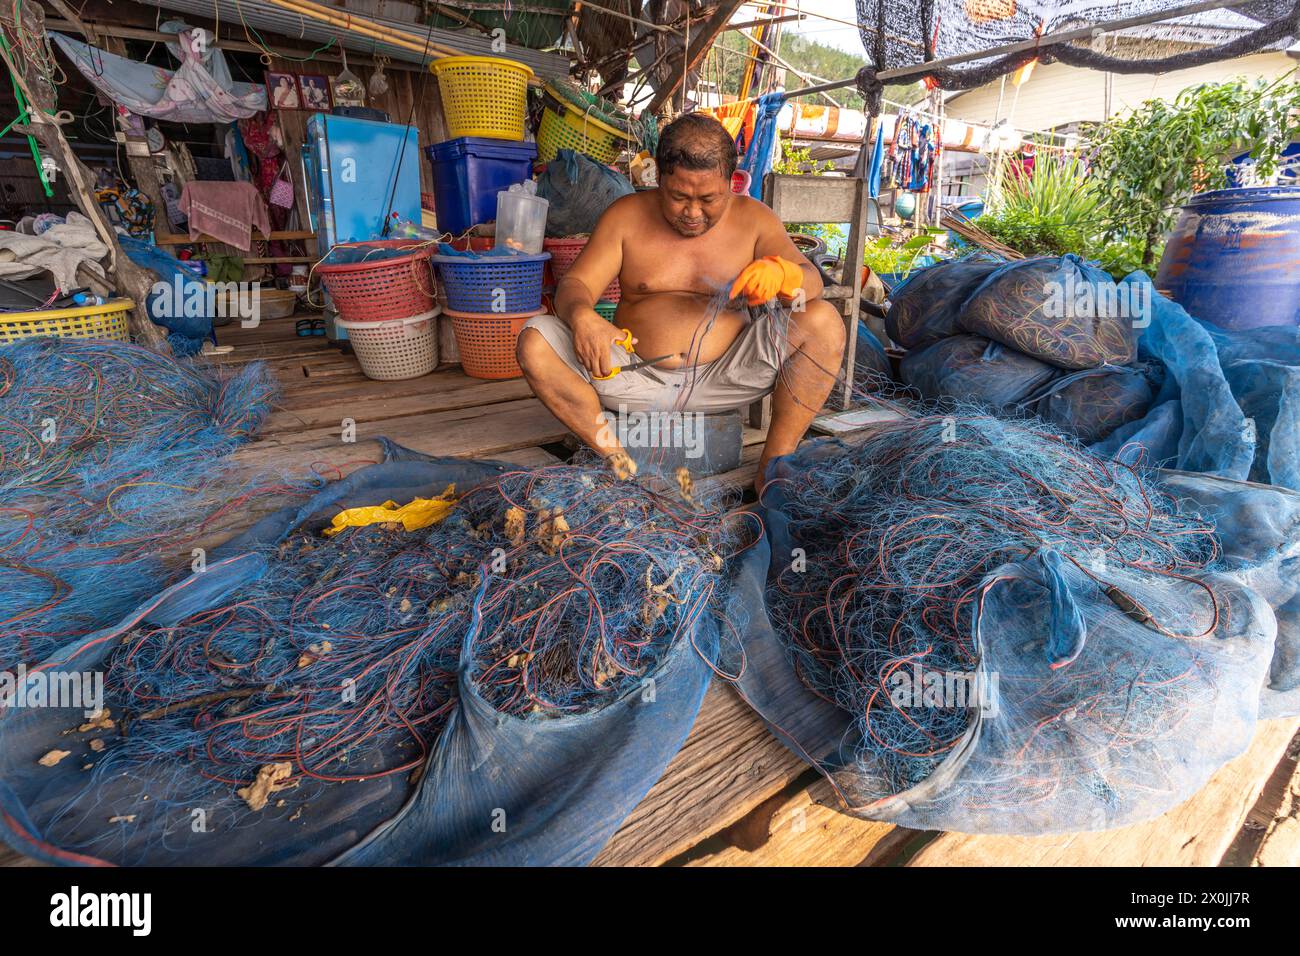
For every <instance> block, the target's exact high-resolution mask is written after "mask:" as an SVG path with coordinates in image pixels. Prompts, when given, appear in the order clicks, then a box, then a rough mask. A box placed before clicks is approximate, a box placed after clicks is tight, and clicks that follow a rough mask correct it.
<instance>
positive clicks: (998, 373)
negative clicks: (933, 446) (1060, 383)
mask: <svg viewBox="0 0 1300 956" xmlns="http://www.w3.org/2000/svg"><path fill="white" fill-rule="evenodd" d="M1060 374H1061V373H1060V370H1058V369H1056V368H1054V367H1053V366H1051V365H1049V364H1047V363H1046V362H1042V361H1039V360H1038V359H1036V358H1031V357H1030V356H1028V355H1024V354H1022V353H1020V352H1017V351H1016V350H1015V349H1011V348H1007V347H1006V346H1005V345H1002V344H1000V343H998V342H993V341H990V340H989V339H986V338H983V337H982V336H979V335H953V336H949V337H948V338H946V339H940V340H939V341H938V342H935V343H934V344H933V345H929V346H927V347H926V348H923V349H920V350H918V351H912V352H908V353H907V354H906V355H905V356H903V360H902V362H901V363H900V365H899V377H900V378H901V379H902V380H903V382H904V384H907V385H910V386H911V387H912V388H914V389H916V390H917V392H919V393H920V394H921V397H922V398H924V399H926V400H928V401H936V402H948V403H953V402H956V403H962V404H975V403H977V404H979V405H983V406H985V407H987V408H989V409H991V410H992V411H995V412H1001V413H1008V414H1010V413H1014V412H1015V411H1016V410H1017V408H1018V406H1019V405H1020V404H1021V403H1022V402H1023V401H1025V400H1026V399H1028V398H1029V397H1030V396H1032V395H1033V394H1035V393H1036V392H1038V391H1039V390H1041V389H1042V388H1043V387H1044V386H1045V385H1047V384H1048V383H1050V382H1051V381H1052V380H1053V379H1055V378H1056V377H1057V376H1059V375H1060Z"/></svg>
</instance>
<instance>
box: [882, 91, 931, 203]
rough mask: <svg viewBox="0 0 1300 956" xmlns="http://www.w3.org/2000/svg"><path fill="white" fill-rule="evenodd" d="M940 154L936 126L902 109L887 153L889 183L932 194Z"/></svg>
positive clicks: (886, 177)
mask: <svg viewBox="0 0 1300 956" xmlns="http://www.w3.org/2000/svg"><path fill="white" fill-rule="evenodd" d="M941 151H942V147H941V145H940V143H939V136H938V131H937V130H936V129H935V127H934V126H933V125H931V124H930V123H929V122H926V121H925V120H924V119H922V118H921V117H919V116H917V115H916V114H914V113H913V112H912V111H911V110H900V111H899V113H898V121H897V123H895V124H894V139H893V142H891V143H890V144H889V150H888V152H887V154H886V162H885V179H886V181H887V182H888V183H889V184H890V185H892V186H894V187H895V188H898V189H906V190H907V191H908V192H914V193H925V192H929V191H930V186H931V184H932V183H933V182H934V171H935V169H937V168H938V166H937V164H938V162H939V158H940V152H941Z"/></svg>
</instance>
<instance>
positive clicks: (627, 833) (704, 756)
mask: <svg viewBox="0 0 1300 956" xmlns="http://www.w3.org/2000/svg"><path fill="white" fill-rule="evenodd" d="M805 767H806V765H805V764H804V763H803V761H801V760H800V759H799V758H798V757H796V756H795V755H794V754H792V753H790V751H788V750H786V749H785V748H784V747H782V746H781V745H780V744H779V743H778V742H777V740H776V738H775V737H773V736H772V735H771V734H770V733H769V732H768V730H767V727H766V726H765V725H764V724H763V722H762V721H761V720H759V719H758V715H757V714H755V713H754V711H753V710H751V709H750V707H749V705H748V704H746V703H745V702H744V701H743V700H741V699H740V697H739V696H737V695H736V693H735V692H734V691H732V689H731V688H730V687H729V686H727V685H725V684H723V683H722V682H720V681H716V680H715V681H714V682H713V685H712V686H711V687H710V688H709V691H708V693H707V694H706V695H705V698H704V705H703V706H702V707H701V708H700V714H699V717H698V718H697V719H696V721H695V727H694V729H692V731H691V734H690V736H689V737H687V738H686V743H685V744H684V745H683V746H682V749H681V750H680V751H678V753H677V756H676V757H674V758H673V760H672V762H671V763H670V764H669V765H668V769H667V770H665V771H664V775H663V777H662V778H660V780H659V782H658V783H656V784H655V785H654V786H653V787H652V788H651V789H650V792H649V793H648V794H646V797H645V799H644V800H642V801H641V803H640V804H639V805H638V806H637V808H636V809H635V810H633V811H632V813H631V814H629V815H628V818H627V819H626V820H624V821H623V826H622V827H620V828H619V830H618V832H617V833H615V834H614V837H613V839H612V840H610V842H609V843H608V844H607V845H606V846H605V849H604V850H602V851H601V853H600V855H599V856H598V857H596V860H595V865H596V866H657V865H659V864H661V863H664V862H666V861H668V860H671V859H672V858H673V857H675V856H677V855H678V854H681V853H684V852H686V851H687V850H689V849H690V848H691V847H693V846H695V845H696V844H697V843H699V842H700V841H701V840H704V839H705V838H707V837H709V836H712V835H713V834H715V833H717V832H719V831H720V830H722V829H724V828H725V827H727V826H730V825H731V824H732V823H735V822H736V821H737V820H739V819H741V818H742V817H743V816H745V815H746V814H747V813H749V811H750V810H752V809H754V808H755V807H757V806H758V805H759V804H761V803H762V802H763V801H764V800H766V799H768V798H769V797H771V796H773V795H774V794H776V793H778V792H780V791H781V790H782V789H783V788H784V787H785V786H786V785H787V784H788V783H790V781H791V780H793V779H795V778H796V777H797V776H799V774H800V773H802V772H803V770H804V769H805Z"/></svg>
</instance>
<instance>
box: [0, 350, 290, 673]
mask: <svg viewBox="0 0 1300 956" xmlns="http://www.w3.org/2000/svg"><path fill="white" fill-rule="evenodd" d="M276 391H277V387H276V385H275V382H274V380H273V378H272V376H271V374H270V372H269V370H267V368H266V367H265V366H264V365H262V364H260V363H256V364H252V365H248V366H245V367H243V368H242V369H240V370H239V371H237V372H234V373H233V374H227V375H223V374H220V373H218V372H217V371H215V370H210V369H205V368H203V367H202V366H198V365H191V364H189V363H186V362H179V361H177V360H175V359H172V358H170V357H167V356H163V355H160V354H158V353H156V352H152V351H150V350H148V349H145V348H141V347H139V346H134V345H128V344H124V343H118V342H103V341H91V340H76V339H29V340H25V341H22V342H19V343H16V344H14V345H9V346H6V347H4V348H3V349H0V463H2V466H0V669H12V667H13V666H14V665H15V664H17V663H19V662H33V661H37V660H40V659H42V658H43V657H44V656H45V655H46V654H47V653H49V652H50V651H51V650H53V649H54V648H56V647H58V646H60V645H62V644H64V643H66V642H67V641H69V640H71V639H72V638H74V637H76V636H79V635H82V634H85V633H87V632H88V631H90V630H93V629H95V628H96V627H101V626H103V625H104V624H107V623H109V622H110V621H112V620H115V619H116V618H117V617H118V616H120V614H122V613H123V612H125V611H126V610H127V609H128V608H130V607H132V606H134V605H135V604H136V603H137V602H138V601H139V600H141V599H143V598H144V597H145V596H146V595H148V594H150V593H153V592H154V591H157V590H158V589H159V588H160V587H161V585H162V582H163V581H164V580H165V578H166V574H167V569H166V567H165V564H164V562H163V561H162V559H161V558H160V556H159V552H160V549H164V548H165V549H167V550H171V551H175V550H178V549H179V548H180V545H181V544H182V543H183V541H184V540H188V539H189V538H191V537H194V536H197V535H200V534H202V533H204V531H206V530H207V525H206V524H205V521H206V519H210V518H215V517H217V516H220V515H221V514H223V513H230V512H231V511H232V510H234V509H238V508H239V507H240V505H241V503H242V501H243V500H244V499H245V498H246V497H247V496H249V495H253V494H256V493H258V490H259V489H258V488H257V486H256V485H255V484H251V483H245V484H244V485H243V486H241V485H240V484H238V483H224V482H222V481H221V480H220V479H221V477H222V474H223V471H222V467H221V465H220V459H221V458H222V457H223V456H226V455H228V454H229V453H231V452H233V451H235V450H236V449H237V448H238V447H239V446H240V445H242V444H244V443H245V442H247V441H249V440H251V439H252V438H253V437H254V436H255V435H256V433H257V431H258V430H259V428H260V427H261V425H262V422H263V421H264V420H265V418H266V416H267V415H268V414H269V413H270V410H271V404H272V402H273V400H274V397H275V395H276ZM261 490H263V491H266V492H268V493H279V492H280V491H284V490H287V489H283V488H280V487H279V486H278V484H277V483H272V484H271V485H270V486H268V487H267V488H264V489H261Z"/></svg>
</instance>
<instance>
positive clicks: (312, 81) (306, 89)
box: [298, 73, 334, 111]
mask: <svg viewBox="0 0 1300 956" xmlns="http://www.w3.org/2000/svg"><path fill="white" fill-rule="evenodd" d="M298 91H299V93H300V94H301V96H302V108H303V109H305V110H325V111H328V110H329V109H330V108H331V107H332V106H333V105H334V101H333V98H332V97H331V95H330V81H329V78H328V77H326V76H323V75H322V74H319V73H300V74H299V75H298Z"/></svg>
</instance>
